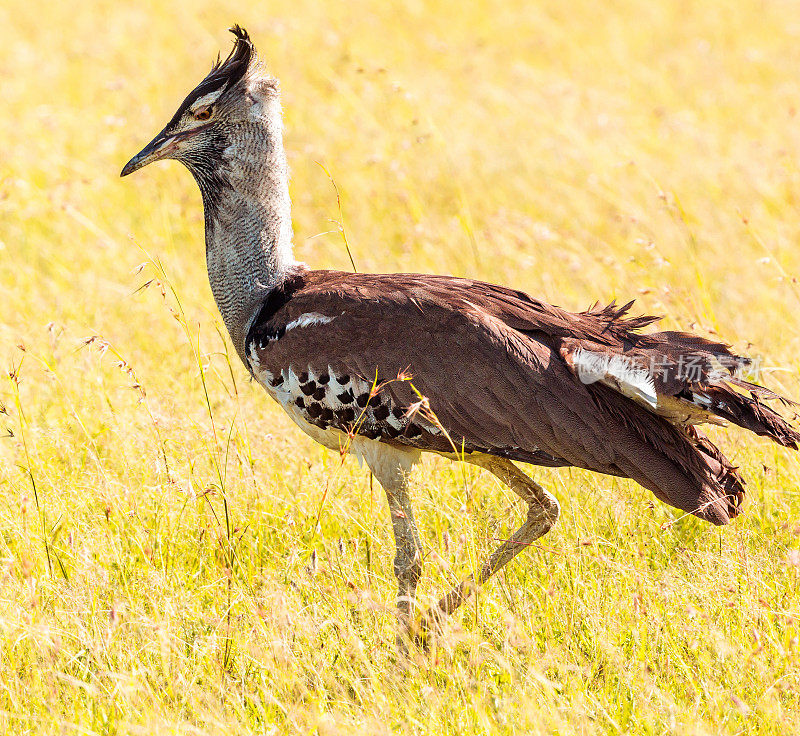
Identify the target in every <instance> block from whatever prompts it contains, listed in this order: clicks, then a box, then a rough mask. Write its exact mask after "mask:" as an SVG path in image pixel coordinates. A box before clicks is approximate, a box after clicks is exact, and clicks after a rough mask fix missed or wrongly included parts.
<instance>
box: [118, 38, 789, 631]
mask: <svg viewBox="0 0 800 736" xmlns="http://www.w3.org/2000/svg"><path fill="white" fill-rule="evenodd" d="M230 31H231V32H232V33H233V35H234V45H233V48H232V50H231V52H230V54H229V55H228V56H227V58H225V59H224V61H221V60H220V57H217V61H216V63H215V64H214V65H213V67H212V69H211V71H210V72H209V73H208V74H207V76H206V77H205V78H204V79H203V80H202V81H201V82H200V83H199V84H198V85H197V86H196V87H195V88H194V89H193V90H192V91H191V92H190V93H189V94H188V96H187V97H186V99H185V100H184V101H183V102H182V103H181V105H180V106H179V107H178V109H177V111H176V112H175V114H174V116H173V117H172V119H171V120H170V121H169V122H168V123H167V124H166V126H165V127H164V128H163V130H162V131H161V132H160V133H158V135H156V136H155V138H153V140H152V141H151V142H150V143H148V144H147V145H146V146H145V147H144V148H143V149H142V150H141V151H140V152H139V153H137V154H136V155H135V156H134V157H133V158H132V159H131V160H130V161H129V162H128V163H127V164H126V165H125V167H124V168H123V169H122V172H121V176H127V175H128V174H131V173H132V172H134V171H137V170H138V169H141V168H142V167H143V166H145V165H147V164H149V163H152V162H154V161H157V160H161V159H174V160H177V161H179V162H180V163H182V164H184V165H185V166H186V168H188V169H189V171H190V172H191V174H192V175H193V176H194V179H195V181H196V182H197V185H198V186H199V189H200V192H201V195H202V203H203V211H204V224H205V246H206V262H207V267H208V277H209V282H210V285H211V290H212V293H213V296H214V299H215V301H216V304H217V306H218V308H219V311H220V313H221V316H222V320H223V322H224V324H225V326H226V328H227V330H228V332H229V334H230V339H231V342H232V344H233V347H234V348H235V350H236V352H237V354H238V356H239V357H240V358H241V360H242V362H243V363H244V366H245V367H246V369H247V370H248V371H249V373H250V374H251V376H252V378H253V379H254V380H255V381H257V382H258V383H259V384H260V385H261V386H262V387H263V388H264V389H265V390H266V392H267V393H268V394H269V395H270V396H271V397H272V398H273V399H275V400H276V401H277V402H278V403H279V404H280V406H281V407H282V408H283V409H284V410H285V412H286V413H287V414H288V416H289V417H290V418H291V419H292V420H293V421H294V422H295V423H296V424H297V425H298V426H299V428H300V429H301V430H303V431H304V432H305V433H306V434H307V435H309V436H310V437H311V438H312V439H314V440H315V441H316V442H318V443H320V444H321V445H323V446H324V447H327V448H329V449H331V450H336V451H340V452H349V453H352V454H353V455H355V456H356V457H357V458H358V459H359V460H360V461H363V462H365V463H366V465H367V466H368V467H369V469H370V471H371V472H372V474H373V475H374V477H375V478H376V479H377V480H378V482H379V483H380V484H381V486H382V487H383V489H384V491H385V493H386V497H387V502H388V509H389V514H390V518H391V524H392V528H393V532H394V538H395V557H394V573H395V576H396V580H397V598H396V606H397V611H396V618H397V625H398V633H397V637H398V642H405V643H406V644H407V643H408V642H409V641H410V640H413V641H420V640H421V641H423V642H425V641H428V639H426V637H428V636H430V637H431V638H434V637H435V635H436V634H437V633H441V630H442V627H443V626H444V625H445V622H446V620H447V617H448V616H450V615H451V614H452V613H453V612H454V611H455V610H456V609H458V607H459V606H460V605H461V604H463V603H464V601H465V600H467V598H468V597H469V596H470V595H471V593H472V592H473V591H474V590H475V589H476V588H477V586H480V585H482V584H484V583H486V581H487V580H489V578H490V577H491V576H492V575H493V574H494V573H496V572H497V571H498V570H499V569H501V568H502V567H503V566H504V565H506V564H507V563H508V562H509V561H510V560H512V559H513V558H514V557H515V556H516V555H517V554H519V553H520V552H521V551H522V550H524V549H525V548H526V547H527V546H529V545H531V544H532V543H533V542H534V541H536V540H537V539H539V538H541V537H542V536H543V535H544V534H546V533H547V532H548V531H549V530H550V529H552V527H553V525H554V524H555V523H556V520H557V519H558V516H559V510H560V507H559V502H558V500H557V499H556V497H555V496H554V495H553V494H552V493H551V492H550V491H548V490H546V489H545V488H544V487H542V486H541V485H539V483H537V482H536V481H534V480H533V478H532V477H531V476H530V475H529V474H528V473H527V472H523V470H522V469H520V467H519V466H518V465H517V464H516V463H524V464H527V465H532V466H541V467H544V468H557V467H568V466H574V467H577V468H584V469H587V470H590V471H594V472H597V473H601V474H606V475H609V476H618V477H621V478H630V479H632V480H634V481H635V482H637V483H638V484H640V485H641V486H643V487H644V488H646V489H649V490H650V491H651V492H652V493H653V494H654V495H655V496H656V497H657V498H658V499H660V500H661V501H662V502H664V503H666V504H668V505H670V506H672V507H675V508H677V509H680V510H682V511H684V512H686V513H687V514H693V515H694V516H696V517H699V518H700V519H702V520H705V521H707V522H710V523H711V524H715V525H723V524H727V523H728V522H729V521H730V520H731V519H733V518H734V517H736V516H737V515H738V514H739V513H740V511H741V509H742V503H743V500H744V496H745V481H744V479H743V478H742V476H741V474H740V473H739V471H738V469H737V467H736V466H734V465H733V464H732V463H731V462H730V461H729V460H728V459H727V458H726V457H725V456H724V455H723V453H722V452H721V451H720V450H719V448H718V447H716V446H715V445H714V444H713V443H712V442H711V441H710V440H709V439H708V437H707V436H706V435H705V434H703V433H702V432H701V431H700V429H698V425H701V424H703V423H711V424H734V425H738V426H739V427H742V428H744V429H746V430H749V431H750V432H753V433H755V434H757V435H761V436H764V437H767V438H769V439H770V440H772V441H774V442H776V443H777V444H779V445H782V446H784V447H789V448H792V449H795V450H796V449H797V446H798V441H800V433H798V431H797V429H796V428H795V427H794V426H793V424H792V423H791V421H790V420H787V419H785V418H784V417H783V416H782V415H781V414H780V413H779V412H777V411H775V410H774V409H772V408H770V406H768V404H767V402H770V401H778V402H781V403H782V404H783V405H785V406H789V405H792V404H793V403H794V402H791V401H790V400H789V399H787V398H784V397H782V396H780V395H778V394H776V393H775V392H773V391H771V390H769V389H767V388H765V387H763V386H761V385H758V384H756V383H753V382H752V381H748V380H746V379H747V378H749V377H750V375H749V374H748V369H749V368H751V367H752V366H751V364H750V361H749V360H748V359H747V358H745V357H742V356H738V355H736V354H734V353H733V352H732V351H731V349H730V347H729V346H728V345H727V344H725V343H722V342H715V341H713V340H710V339H707V338H705V337H701V336H698V335H696V334H692V333H687V332H678V331H660V332H659V331H651V330H646V329H645V328H649V327H650V326H651V325H653V324H654V323H655V322H657V320H658V319H659V318H657V317H652V316H632V313H631V309H632V306H633V302H632V301H631V302H629V303H627V304H624V305H621V306H618V305H617V304H616V302H611V303H610V304H609V305H607V306H602V307H601V306H599V305H598V303H595V305H594V306H592V307H590V308H589V309H587V310H586V311H583V312H570V311H567V310H565V309H562V308H560V307H557V306H554V305H551V304H548V303H545V302H542V301H539V300H537V299H535V298H533V297H531V296H529V295H528V294H526V293H524V292H522V291H519V290H516V289H512V288H508V287H505V286H500V285H495V284H491V283H486V282H482V281H479V280H474V279H470V278H456V277H451V276H444V275H426V274H415V273H389V274H368V273H351V272H341V271H335V270H314V269H311V268H309V267H308V266H307V265H305V264H304V263H300V262H298V261H297V260H296V259H295V257H294V250H293V245H292V241H293V233H292V224H291V202H290V196H289V186H288V178H289V174H288V168H287V163H286V155H285V151H284V144H283V122H282V108H281V101H280V89H279V85H278V81H277V80H276V79H275V78H274V77H272V76H271V75H270V74H269V73H268V72H267V71H266V69H265V67H264V65H263V63H262V62H261V61H260V60H259V57H258V54H257V52H256V49H255V47H254V44H253V41H252V39H251V38H250V35H249V34H248V33H247V31H246V30H244V29H243V28H241V27H240V26H238V25H236V26H234V27H232V28H231V29H230ZM423 452H428V453H434V454H436V455H439V456H443V457H445V458H448V459H451V460H454V461H461V462H466V463H470V464H472V465H475V466H478V467H479V468H482V469H484V470H486V471H488V472H489V473H492V474H493V475H494V476H496V477H497V478H498V479H499V480H500V481H501V482H502V483H503V484H505V485H506V486H507V487H508V488H509V489H510V490H511V491H513V492H514V493H515V494H516V495H517V496H519V497H520V498H521V499H522V500H523V501H524V502H525V504H527V512H526V516H525V520H524V522H523V523H522V525H521V526H520V527H519V528H518V529H517V530H516V531H515V532H514V533H513V534H512V535H511V537H510V538H508V539H506V540H505V541H503V542H502V543H500V544H499V545H498V547H497V549H495V550H494V551H492V552H491V553H490V554H489V555H488V556H487V559H486V560H485V561H484V562H483V564H482V566H481V567H480V569H479V570H478V571H477V574H475V575H471V576H467V577H466V578H465V579H464V580H462V581H461V582H460V583H459V584H458V585H456V586H455V587H453V588H452V589H451V590H450V591H449V592H447V593H446V594H445V595H443V596H442V597H441V599H439V600H438V602H435V603H434V604H433V605H431V606H430V607H429V608H427V609H424V610H423V607H421V606H419V605H418V603H417V600H416V589H417V585H418V582H419V580H420V577H421V575H422V571H423V557H424V552H423V546H422V542H421V539H420V533H419V530H418V526H417V523H416V521H415V518H414V514H413V508H412V502H411V496H410V491H409V473H410V471H411V469H412V467H413V466H414V465H415V464H416V463H417V462H418V460H419V459H420V456H421V454H422V453H423Z"/></svg>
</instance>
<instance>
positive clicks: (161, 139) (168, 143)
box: [120, 123, 210, 176]
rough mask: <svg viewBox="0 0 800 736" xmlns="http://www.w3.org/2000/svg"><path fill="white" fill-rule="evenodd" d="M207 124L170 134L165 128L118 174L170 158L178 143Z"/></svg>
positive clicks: (130, 171) (129, 172) (126, 173)
mask: <svg viewBox="0 0 800 736" xmlns="http://www.w3.org/2000/svg"><path fill="white" fill-rule="evenodd" d="M208 125H210V123H209V124H206V125H198V126H196V127H194V128H191V129H190V130H184V131H182V132H181V133H174V134H172V135H170V134H169V133H167V132H166V128H165V129H164V130H162V131H161V132H160V133H159V134H158V135H157V136H156V137H155V138H153V140H152V141H150V143H148V144H147V145H146V146H145V147H144V148H143V149H142V150H141V151H139V153H137V154H136V155H135V156H134V157H133V158H132V159H131V160H130V161H128V163H127V164H125V166H124V168H123V169H122V171H121V172H120V176H127V175H128V174H132V173H133V172H134V171H138V170H139V169H141V168H142V167H143V166H147V164H151V163H153V161H159V160H160V159H162V158H170V157H171V155H172V154H173V153H174V152H175V151H177V150H178V144H179V143H180V142H181V141H183V140H186V139H187V138H190V137H191V136H193V135H195V134H196V133H199V132H200V131H201V130H203V129H204V128H207V127H208Z"/></svg>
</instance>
